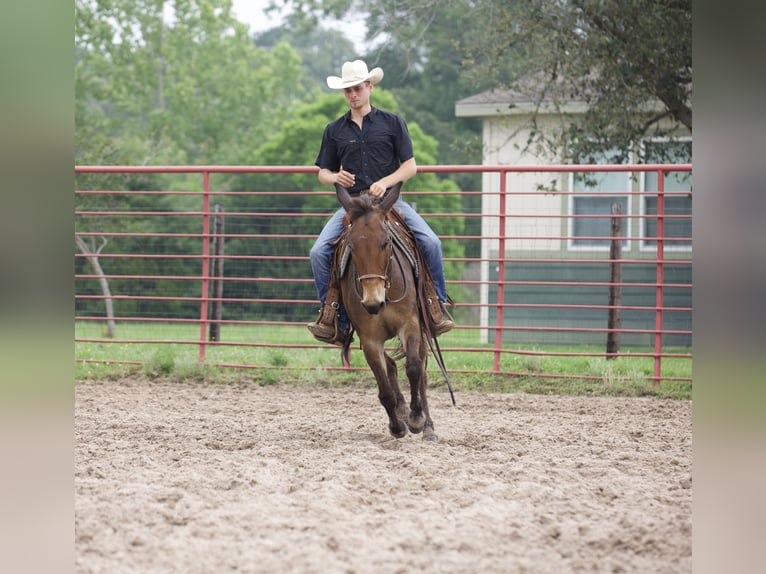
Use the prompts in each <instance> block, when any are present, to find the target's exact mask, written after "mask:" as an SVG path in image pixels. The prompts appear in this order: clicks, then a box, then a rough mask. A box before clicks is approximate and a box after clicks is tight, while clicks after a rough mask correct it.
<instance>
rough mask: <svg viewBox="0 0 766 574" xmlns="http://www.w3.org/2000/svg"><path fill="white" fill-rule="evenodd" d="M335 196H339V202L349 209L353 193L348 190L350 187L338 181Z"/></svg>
mask: <svg viewBox="0 0 766 574" xmlns="http://www.w3.org/2000/svg"><path fill="white" fill-rule="evenodd" d="M335 196H336V197H337V198H338V203H340V204H341V205H342V206H343V209H345V210H346V211H349V206H350V205H351V194H350V193H349V192H348V189H346V188H345V187H343V186H342V185H341V184H339V183H336V184H335Z"/></svg>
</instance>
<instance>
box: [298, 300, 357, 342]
mask: <svg viewBox="0 0 766 574" xmlns="http://www.w3.org/2000/svg"><path fill="white" fill-rule="evenodd" d="M338 307H339V305H338V302H337V301H332V302H325V304H324V305H322V308H321V309H320V310H319V317H317V320H316V321H315V322H313V323H309V324H308V325H306V327H307V328H308V330H309V331H310V332H311V334H312V335H314V338H315V339H316V340H317V341H321V342H322V343H329V344H330V345H338V346H341V347H342V346H343V344H344V343H345V342H346V339H347V338H348V329H341V328H340V326H339V325H338Z"/></svg>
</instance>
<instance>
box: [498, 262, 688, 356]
mask: <svg viewBox="0 0 766 574" xmlns="http://www.w3.org/2000/svg"><path fill="white" fill-rule="evenodd" d="M505 271H506V273H505V275H506V277H505V278H506V280H507V281H552V282H556V281H561V282H564V281H566V282H581V281H587V282H608V281H609V264H608V263H606V262H605V263H603V264H601V263H579V262H576V261H573V262H571V263H569V262H567V263H551V262H547V261H544V260H541V261H540V262H535V263H509V264H506V268H505ZM655 274H656V265H653V264H646V265H644V264H630V265H627V264H624V265H623V267H622V280H623V282H624V283H649V284H651V283H654V282H655ZM490 279H491V280H492V281H496V280H497V270H496V269H494V270H492V269H491V270H490ZM665 282H666V283H678V284H687V285H690V284H691V265H678V264H676V265H674V264H666V266H665ZM504 295H505V303H506V304H510V303H523V304H549V305H551V304H564V305H607V304H608V297H609V288H608V287H606V286H605V287H598V286H557V285H553V286H547V285H546V286H539V285H511V286H507V287H506V288H505V293H504ZM655 296H656V289H655V287H654V286H652V285H647V287H624V288H623V292H622V304H623V305H626V306H643V307H654V305H655ZM664 298H665V305H664V306H665V307H688V308H691V306H692V289H691V288H690V287H683V288H665V291H664ZM496 300H497V286H496V285H490V287H489V301H490V303H491V302H492V301H496ZM496 313H497V309H496V308H490V321H489V324H490V325H494V324H495V322H496V317H497V315H496ZM607 314H608V312H607V309H547V308H542V309H540V308H534V307H530V308H506V310H505V314H504V316H503V324H504V325H505V326H516V327H518V326H524V327H568V328H599V329H603V328H606V327H607ZM654 325H655V311H654V310H653V309H650V310H645V311H644V310H623V311H622V328H623V329H644V330H653V329H654ZM663 328H664V329H666V330H685V331H691V329H692V314H691V312H690V311H666V312H665V314H664V321H663ZM490 336H491V337H493V336H494V331H493V332H492V333H491V334H490ZM503 340H504V341H508V342H509V343H511V342H512V343H516V344H525V343H526V344H565V345H569V344H596V345H598V344H604V345H605V344H606V333H589V332H558V331H557V332H550V331H529V330H521V331H508V330H506V331H505V333H504V335H503ZM621 343H622V346H642V347H643V346H652V345H654V334H653V333H622V334H621ZM691 343H692V341H691V335H687V334H666V335H664V336H663V345H667V346H682V347H687V346H691Z"/></svg>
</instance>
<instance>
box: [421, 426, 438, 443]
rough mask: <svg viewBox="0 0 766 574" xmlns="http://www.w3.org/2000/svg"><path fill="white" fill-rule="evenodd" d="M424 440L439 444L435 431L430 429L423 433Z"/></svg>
mask: <svg viewBox="0 0 766 574" xmlns="http://www.w3.org/2000/svg"><path fill="white" fill-rule="evenodd" d="M423 440H426V441H428V442H439V437H438V436H437V435H436V433H435V432H434V429H432V428H430V427H428V428H426V429H425V430H424V431H423Z"/></svg>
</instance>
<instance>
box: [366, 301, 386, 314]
mask: <svg viewBox="0 0 766 574" xmlns="http://www.w3.org/2000/svg"><path fill="white" fill-rule="evenodd" d="M362 306H363V307H364V309H365V310H366V311H367V312H368V313H369V314H370V315H377V314H378V313H380V312H381V311H382V310H383V307H385V306H386V302H385V301H381V302H380V303H364V302H362Z"/></svg>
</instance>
